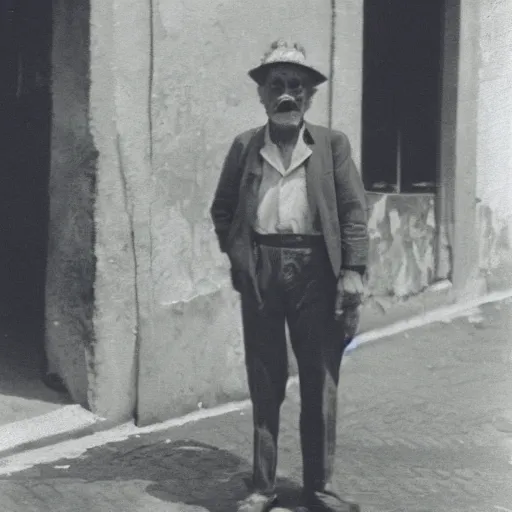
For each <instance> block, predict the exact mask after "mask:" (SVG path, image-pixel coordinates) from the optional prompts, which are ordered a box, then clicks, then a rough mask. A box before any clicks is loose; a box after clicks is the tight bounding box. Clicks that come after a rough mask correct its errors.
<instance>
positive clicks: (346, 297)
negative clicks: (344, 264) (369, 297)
mask: <svg viewBox="0 0 512 512" xmlns="http://www.w3.org/2000/svg"><path fill="white" fill-rule="evenodd" d="M363 294H364V285H363V279H362V277H361V274H359V272H356V271H355V270H345V271H344V272H343V274H342V276H340V278H339V279H338V287H337V293H336V303H335V311H334V314H335V316H336V319H340V318H341V317H342V316H343V312H344V310H345V309H346V308H356V307H358V306H360V305H361V301H362V297H363Z"/></svg>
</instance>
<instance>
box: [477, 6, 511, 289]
mask: <svg viewBox="0 0 512 512" xmlns="http://www.w3.org/2000/svg"><path fill="white" fill-rule="evenodd" d="M480 25H481V26H480V31H481V37H480V51H481V59H482V62H481V68H480V73H479V78H480V88H479V89H480V90H479V103H478V148H477V149H478V157H477V163H478V176H477V198H478V200H479V203H478V206H477V226H476V234H475V236H476V238H477V240H478V242H479V266H480V269H481V270H482V271H483V272H485V273H486V274H488V275H489V274H490V277H491V276H492V274H494V273H496V272H500V271H501V274H502V275H503V277H505V278H508V283H506V284H508V285H512V246H511V242H512V239H511V235H512V2H511V1H510V0H482V1H481V3H480ZM507 269H508V271H507ZM503 270H505V272H503ZM502 284H503V283H502Z"/></svg>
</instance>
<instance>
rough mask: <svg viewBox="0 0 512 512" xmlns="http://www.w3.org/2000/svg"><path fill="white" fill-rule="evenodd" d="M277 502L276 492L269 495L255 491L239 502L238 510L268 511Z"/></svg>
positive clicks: (250, 511)
mask: <svg viewBox="0 0 512 512" xmlns="http://www.w3.org/2000/svg"><path fill="white" fill-rule="evenodd" d="M276 504H277V496H276V495H275V494H273V495H270V496H267V495H266V494H260V493H258V492H253V493H252V494H249V496H247V498H245V499H243V500H241V501H239V502H238V504H237V512H268V511H269V510H271V509H272V508H273V507H274V506H275V505H276Z"/></svg>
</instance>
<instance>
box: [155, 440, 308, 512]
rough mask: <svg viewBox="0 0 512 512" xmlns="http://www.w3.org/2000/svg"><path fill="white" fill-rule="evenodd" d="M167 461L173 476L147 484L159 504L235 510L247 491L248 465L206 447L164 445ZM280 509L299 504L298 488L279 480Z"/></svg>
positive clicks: (214, 511)
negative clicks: (162, 502) (181, 504)
mask: <svg viewBox="0 0 512 512" xmlns="http://www.w3.org/2000/svg"><path fill="white" fill-rule="evenodd" d="M166 448H167V457H166V459H167V462H166V464H168V465H169V468H173V470H174V471H176V473H175V474H174V477H173V478H168V479H165V480H161V481H158V482H155V483H153V484H150V485H149V486H148V487H147V488H146V492H148V494H150V495H152V496H153V497H155V498H157V499H160V500H162V501H168V502H174V503H176V502H179V503H184V504H185V505H192V506H195V507H202V508H204V509H206V510H208V511H209V512H231V511H233V512H234V511H236V509H237V502H238V501H239V500H241V499H243V498H245V497H246V496H247V494H248V492H249V488H250V487H249V486H250V480H251V466H250V464H249V463H248V462H247V461H246V460H244V459H241V458H240V457H238V456H236V455H234V454H232V453H231V452H228V451H226V450H222V449H219V448H216V447H213V446H210V445H207V444H203V443H199V442H195V441H192V442H190V441H186V442H185V441H178V442H175V443H171V444H169V445H167V447H166ZM278 493H279V504H278V506H279V507H284V508H289V509H291V510H293V509H294V508H296V507H297V506H298V505H299V493H300V488H299V486H298V484H297V483H295V482H292V481H291V480H288V479H284V478H280V479H278Z"/></svg>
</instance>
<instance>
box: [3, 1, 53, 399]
mask: <svg viewBox="0 0 512 512" xmlns="http://www.w3.org/2000/svg"><path fill="white" fill-rule="evenodd" d="M51 7H52V5H51V0H6V1H5V2H2V4H1V6H0V77H1V79H0V181H1V183H0V247H1V251H0V328H1V332H0V336H1V349H2V351H1V354H0V358H1V360H0V362H1V365H2V366H1V368H0V373H2V376H1V378H0V385H3V384H4V383H5V382H4V381H5V380H6V379H8V377H7V375H11V374H12V375H18V374H21V373H24V372H25V373H26V372H29V373H31V374H34V375H35V374H36V373H37V372H39V371H40V368H42V367H43V366H44V290H45V268H46V245H47V229H48V180H49V172H50V133H51V111H52V110H51V108H52V107H51V89H50V78H51V47H52V9H51ZM38 376H39V373H38ZM13 378H14V377H13ZM7 384H8V383H7ZM9 385H11V384H9ZM41 385H42V384H41ZM11 387H12V385H11ZM2 389H3V388H2ZM0 391H1V389H0Z"/></svg>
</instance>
